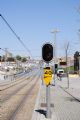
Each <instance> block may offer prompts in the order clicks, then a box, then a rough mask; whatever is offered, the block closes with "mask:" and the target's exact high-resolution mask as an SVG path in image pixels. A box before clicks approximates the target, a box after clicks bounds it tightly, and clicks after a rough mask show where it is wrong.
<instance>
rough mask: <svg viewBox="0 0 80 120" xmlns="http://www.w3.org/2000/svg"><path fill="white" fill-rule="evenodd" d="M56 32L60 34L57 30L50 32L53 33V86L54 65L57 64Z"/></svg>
mask: <svg viewBox="0 0 80 120" xmlns="http://www.w3.org/2000/svg"><path fill="white" fill-rule="evenodd" d="M58 32H60V31H59V30H58V29H54V30H52V31H51V33H53V34H54V51H53V52H54V53H53V54H54V78H53V79H54V86H55V79H56V73H55V64H56V62H57V59H56V58H57V50H56V34H57V33H58Z"/></svg>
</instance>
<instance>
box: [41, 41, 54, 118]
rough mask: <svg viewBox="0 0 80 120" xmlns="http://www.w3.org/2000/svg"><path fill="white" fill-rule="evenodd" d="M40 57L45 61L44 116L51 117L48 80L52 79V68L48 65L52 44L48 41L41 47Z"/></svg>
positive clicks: (50, 58)
mask: <svg viewBox="0 0 80 120" xmlns="http://www.w3.org/2000/svg"><path fill="white" fill-rule="evenodd" d="M42 58H43V60H44V62H46V67H45V68H44V77H43V79H44V83H45V85H46V104H47V113H46V117H47V118H51V110H50V82H51V80H52V70H51V68H50V66H49V62H50V61H51V60H52V59H53V46H52V44H50V43H46V44H44V45H43V47H42Z"/></svg>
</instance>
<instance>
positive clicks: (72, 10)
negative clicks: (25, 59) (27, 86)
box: [0, 0, 80, 58]
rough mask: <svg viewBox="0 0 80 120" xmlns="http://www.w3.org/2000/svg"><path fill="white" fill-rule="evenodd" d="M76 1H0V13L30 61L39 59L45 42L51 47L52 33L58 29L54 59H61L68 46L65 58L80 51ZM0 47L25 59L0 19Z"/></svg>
mask: <svg viewBox="0 0 80 120" xmlns="http://www.w3.org/2000/svg"><path fill="white" fill-rule="evenodd" d="M79 6H80V1H79V0H0V13H1V14H2V15H3V16H4V18H5V19H6V20H7V22H8V23H9V24H10V26H11V27H12V28H13V30H14V31H15V32H16V33H17V34H18V36H19V37H20V38H21V40H22V41H23V42H24V43H25V45H26V46H27V47H28V49H30V51H31V53H32V55H33V57H34V58H37V57H39V56H41V47H42V45H43V44H44V43H45V42H51V43H54V34H52V33H51V30H53V29H56V28H57V29H59V30H60V32H59V33H57V38H56V49H57V56H65V52H64V51H65V44H66V43H67V42H69V55H73V54H74V52H75V51H76V50H78V51H79V50H80V47H79V46H80V42H79V36H78V34H77V31H78V29H79V28H80V22H79V21H78V19H80V14H79V13H78V12H77V8H78V7H79ZM0 47H1V48H3V49H4V48H8V50H10V51H11V52H12V53H13V54H14V55H16V54H20V55H23V56H29V53H28V52H27V51H26V50H25V49H24V47H23V46H22V45H21V43H20V42H19V41H18V40H17V39H16V37H15V36H14V35H13V33H12V32H11V31H10V29H9V28H8V27H7V25H6V24H5V22H4V21H3V20H2V19H1V18H0ZM0 54H2V51H0Z"/></svg>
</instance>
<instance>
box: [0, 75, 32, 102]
mask: <svg viewBox="0 0 80 120" xmlns="http://www.w3.org/2000/svg"><path fill="white" fill-rule="evenodd" d="M32 80H33V77H32V78H31V79H30V80H29V81H27V83H25V82H26V81H24V83H23V84H22V85H21V86H20V87H18V88H17V89H16V90H15V89H14V91H13V92H11V93H9V94H3V95H4V96H3V97H2V98H1V103H4V102H6V101H7V100H9V99H10V98H11V97H12V96H13V95H15V94H17V93H18V91H20V90H21V89H23V88H24V87H26V86H28V85H29V83H31V82H32ZM14 87H15V86H14ZM10 88H11V89H12V87H11V86H10Z"/></svg>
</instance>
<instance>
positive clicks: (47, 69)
mask: <svg viewBox="0 0 80 120" xmlns="http://www.w3.org/2000/svg"><path fill="white" fill-rule="evenodd" d="M51 81H52V69H51V68H50V67H45V68H44V83H45V84H46V85H49V84H50V82H51Z"/></svg>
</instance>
